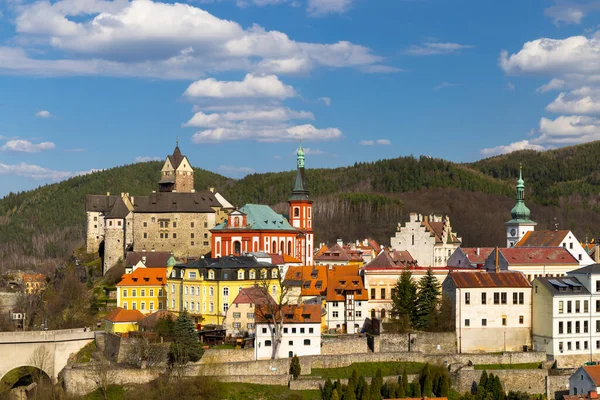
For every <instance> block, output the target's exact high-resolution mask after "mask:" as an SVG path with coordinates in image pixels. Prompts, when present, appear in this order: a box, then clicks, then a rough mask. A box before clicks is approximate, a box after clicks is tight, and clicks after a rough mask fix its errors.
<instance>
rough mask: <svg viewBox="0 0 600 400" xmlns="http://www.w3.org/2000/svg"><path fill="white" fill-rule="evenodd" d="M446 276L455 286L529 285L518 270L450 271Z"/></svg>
mask: <svg viewBox="0 0 600 400" xmlns="http://www.w3.org/2000/svg"><path fill="white" fill-rule="evenodd" d="M448 277H449V278H450V279H452V280H453V281H454V284H455V285H456V287H457V288H486V287H531V284H530V283H529V281H528V280H527V278H525V275H523V273H522V272H518V271H502V272H483V271H473V272H462V271H450V273H449V274H448Z"/></svg>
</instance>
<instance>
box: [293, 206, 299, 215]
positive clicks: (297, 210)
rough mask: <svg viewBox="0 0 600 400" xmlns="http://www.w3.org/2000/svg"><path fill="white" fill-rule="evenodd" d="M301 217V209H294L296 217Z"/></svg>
mask: <svg viewBox="0 0 600 400" xmlns="http://www.w3.org/2000/svg"><path fill="white" fill-rule="evenodd" d="M299 216H300V208H299V207H294V217H299Z"/></svg>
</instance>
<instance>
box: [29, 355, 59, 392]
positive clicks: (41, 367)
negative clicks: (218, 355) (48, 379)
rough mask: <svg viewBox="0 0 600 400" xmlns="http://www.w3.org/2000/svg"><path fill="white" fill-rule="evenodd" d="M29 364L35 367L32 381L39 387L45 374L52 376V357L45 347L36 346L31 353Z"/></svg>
mask: <svg viewBox="0 0 600 400" xmlns="http://www.w3.org/2000/svg"><path fill="white" fill-rule="evenodd" d="M29 364H30V365H31V366H33V367H35V369H34V372H33V380H34V381H35V383H36V384H38V385H40V383H41V382H42V380H43V379H44V377H45V376H46V374H47V375H48V376H52V375H53V374H54V371H53V370H54V356H53V354H52V352H51V351H50V350H48V349H47V348H46V347H45V346H38V347H36V349H35V350H34V351H33V354H32V355H31V358H30V359H29Z"/></svg>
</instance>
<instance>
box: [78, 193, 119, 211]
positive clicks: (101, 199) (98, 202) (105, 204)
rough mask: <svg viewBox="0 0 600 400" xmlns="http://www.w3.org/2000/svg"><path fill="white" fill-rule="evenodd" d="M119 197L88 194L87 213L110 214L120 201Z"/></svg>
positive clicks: (86, 197)
mask: <svg viewBox="0 0 600 400" xmlns="http://www.w3.org/2000/svg"><path fill="white" fill-rule="evenodd" d="M119 198H120V197H119V196H105V195H103V194H87V195H86V196H85V211H86V212H91V211H95V212H104V213H105V212H108V211H110V209H111V208H112V206H113V205H114V204H115V201H117V199H119Z"/></svg>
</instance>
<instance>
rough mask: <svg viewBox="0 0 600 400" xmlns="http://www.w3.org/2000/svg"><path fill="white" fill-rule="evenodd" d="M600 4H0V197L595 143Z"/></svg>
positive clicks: (325, 0)
mask: <svg viewBox="0 0 600 400" xmlns="http://www.w3.org/2000/svg"><path fill="white" fill-rule="evenodd" d="M599 17H600V6H599V4H598V2H588V1H583V2H570V1H568V0H565V1H537V0H527V1H526V2H524V1H522V0H519V1H512V0H506V1H502V2H487V1H483V2H482V1H455V0H454V1H451V0H412V1H411V0H371V1H367V0H194V1H190V2H188V3H173V2H172V3H166V2H158V1H150V0H136V1H133V2H129V1H126V0H117V1H104V0H60V1H56V2H48V1H38V2H27V1H21V0H0V181H1V182H2V183H3V184H2V185H0V196H2V195H5V194H7V193H8V192H10V191H22V190H28V189H32V188H35V187H37V186H39V185H41V184H45V183H48V182H54V181H57V180H61V179H65V178H67V177H69V176H73V175H75V174H82V173H89V172H91V171H94V170H98V169H103V168H109V167H112V166H116V165H123V164H129V163H133V162H136V161H140V160H150V159H164V157H165V155H166V154H168V153H170V152H171V151H172V149H173V146H174V144H175V140H176V138H177V137H178V136H179V137H180V139H179V142H180V147H181V149H182V151H183V152H184V153H185V154H187V155H188V156H189V158H190V161H191V162H192V164H193V165H195V166H197V167H201V168H205V169H209V170H212V171H214V172H217V173H221V174H224V175H227V176H232V177H241V176H244V175H245V174H248V173H252V172H266V171H281V170H289V169H292V168H294V166H295V160H294V153H295V149H296V148H297V146H298V142H299V140H300V139H302V141H303V146H304V147H305V148H307V149H308V150H307V153H308V154H307V166H308V167H309V168H310V167H334V166H341V165H350V164H353V163H354V162H357V161H374V160H377V159H382V158H393V157H398V156H404V155H411V154H413V155H415V156H417V155H421V154H423V155H428V156H433V157H441V158H445V159H449V160H453V161H458V162H464V161H473V160H477V159H480V158H483V157H488V156H491V155H495V154H500V153H505V152H510V151H514V150H518V149H523V148H531V149H536V150H544V149H550V148H556V147H561V146H566V145H571V144H577V143H585V142H588V141H592V140H597V139H600V118H599V117H598V114H600V30H599V28H598V24H599V22H600V21H599Z"/></svg>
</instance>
